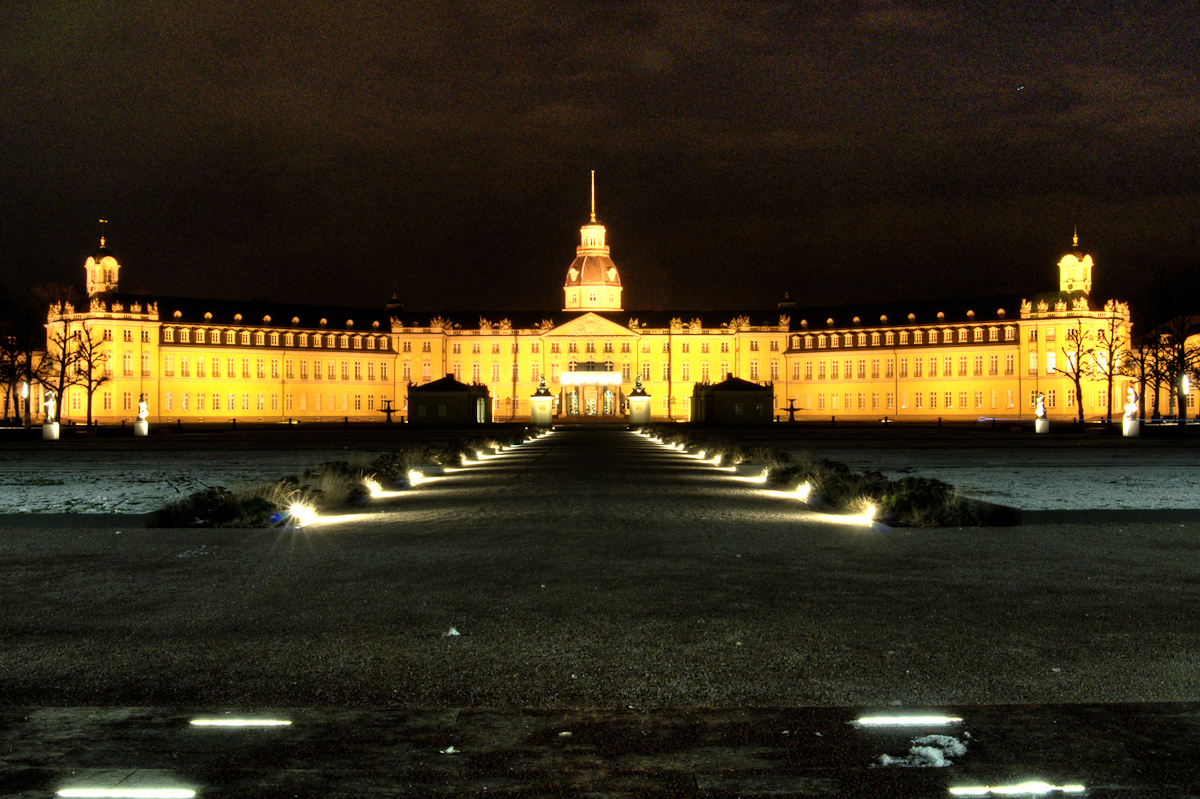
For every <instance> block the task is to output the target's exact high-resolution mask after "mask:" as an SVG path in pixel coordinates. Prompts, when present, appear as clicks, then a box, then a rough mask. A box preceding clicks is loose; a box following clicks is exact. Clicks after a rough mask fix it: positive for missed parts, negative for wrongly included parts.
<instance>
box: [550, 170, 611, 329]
mask: <svg viewBox="0 0 1200 799" xmlns="http://www.w3.org/2000/svg"><path fill="white" fill-rule="evenodd" d="M605 234H606V231H605V229H604V225H601V224H600V223H599V222H597V221H596V172H595V170H593V171H592V215H591V219H590V220H589V221H588V223H587V224H586V225H584V226H583V227H581V228H579V246H578V247H576V248H575V260H574V261H572V262H571V266H570V268H569V269H567V282H566V284H565V285H564V286H563V294H564V304H563V310H564V311H619V310H621V277H620V275H618V274H617V267H616V266H615V265H614V264H613V262H612V259H611V258H610V257H609V254H608V245H607V244H606V243H605Z"/></svg>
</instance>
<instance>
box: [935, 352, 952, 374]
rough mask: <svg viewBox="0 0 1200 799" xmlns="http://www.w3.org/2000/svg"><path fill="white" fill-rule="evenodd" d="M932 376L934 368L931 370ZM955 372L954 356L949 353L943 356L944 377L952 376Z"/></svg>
mask: <svg viewBox="0 0 1200 799" xmlns="http://www.w3.org/2000/svg"><path fill="white" fill-rule="evenodd" d="M929 371H930V373H931V376H932V372H933V370H932V369H930V370H929ZM953 374H954V356H952V355H947V356H945V357H944V358H942V377H950V376H951V375H953Z"/></svg>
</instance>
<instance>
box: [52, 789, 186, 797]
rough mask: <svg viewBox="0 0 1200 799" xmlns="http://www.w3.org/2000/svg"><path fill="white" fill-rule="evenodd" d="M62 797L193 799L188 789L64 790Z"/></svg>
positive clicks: (61, 793) (60, 793) (59, 793)
mask: <svg viewBox="0 0 1200 799" xmlns="http://www.w3.org/2000/svg"><path fill="white" fill-rule="evenodd" d="M58 795H60V797H125V798H126V799H192V797H194V795H196V792H194V791H190V789H187V788H64V789H62V791H59V792H58Z"/></svg>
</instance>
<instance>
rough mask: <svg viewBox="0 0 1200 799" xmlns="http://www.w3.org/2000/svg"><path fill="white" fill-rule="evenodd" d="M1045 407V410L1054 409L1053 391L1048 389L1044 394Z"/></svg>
mask: <svg viewBox="0 0 1200 799" xmlns="http://www.w3.org/2000/svg"><path fill="white" fill-rule="evenodd" d="M1047 338H1049V336H1047ZM1046 407H1047V408H1053V407H1054V389H1050V390H1049V391H1047V392H1046Z"/></svg>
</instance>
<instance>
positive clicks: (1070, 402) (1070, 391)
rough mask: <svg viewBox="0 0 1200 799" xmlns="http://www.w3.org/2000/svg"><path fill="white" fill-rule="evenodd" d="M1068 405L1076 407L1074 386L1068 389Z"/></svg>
mask: <svg viewBox="0 0 1200 799" xmlns="http://www.w3.org/2000/svg"><path fill="white" fill-rule="evenodd" d="M1067 407H1068V408H1074V407H1075V389H1073V388H1068V389H1067Z"/></svg>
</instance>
